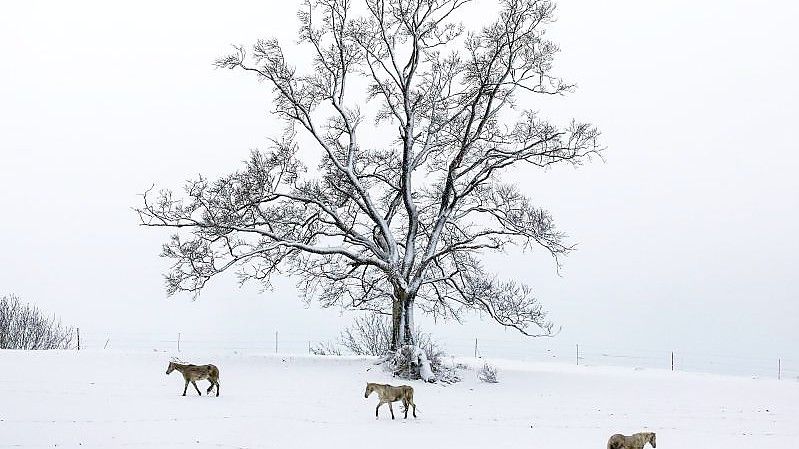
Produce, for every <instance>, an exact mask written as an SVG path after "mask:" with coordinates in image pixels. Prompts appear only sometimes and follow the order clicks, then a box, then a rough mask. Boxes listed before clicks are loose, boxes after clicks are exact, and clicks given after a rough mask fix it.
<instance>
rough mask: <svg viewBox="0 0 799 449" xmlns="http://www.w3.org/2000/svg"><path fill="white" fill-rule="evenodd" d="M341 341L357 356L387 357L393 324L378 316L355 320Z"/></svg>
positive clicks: (372, 315)
mask: <svg viewBox="0 0 799 449" xmlns="http://www.w3.org/2000/svg"><path fill="white" fill-rule="evenodd" d="M339 341H340V342H341V345H342V346H344V347H345V348H346V349H347V350H349V351H350V352H352V353H353V354H355V355H373V356H383V355H386V354H387V353H388V352H389V347H390V346H391V322H390V321H389V319H388V318H385V317H382V316H380V315H378V314H369V315H365V316H361V317H358V318H355V320H353V322H352V324H351V325H350V326H349V327H347V328H346V329H344V331H342V332H341V337H339Z"/></svg>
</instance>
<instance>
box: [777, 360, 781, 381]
mask: <svg viewBox="0 0 799 449" xmlns="http://www.w3.org/2000/svg"><path fill="white" fill-rule="evenodd" d="M781 379H782V359H777V380H781Z"/></svg>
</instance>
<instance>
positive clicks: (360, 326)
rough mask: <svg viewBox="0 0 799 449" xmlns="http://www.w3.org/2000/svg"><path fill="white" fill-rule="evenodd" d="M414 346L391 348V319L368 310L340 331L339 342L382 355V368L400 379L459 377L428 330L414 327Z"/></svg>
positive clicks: (450, 379)
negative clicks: (423, 330) (368, 313)
mask: <svg viewBox="0 0 799 449" xmlns="http://www.w3.org/2000/svg"><path fill="white" fill-rule="evenodd" d="M413 339H414V342H416V345H415V346H405V347H402V348H400V349H399V350H397V351H396V352H393V353H392V352H391V320H390V318H389V317H386V316H382V315H378V314H370V315H365V316H362V317H359V318H356V319H355V320H354V321H353V323H352V325H351V326H349V327H348V328H346V329H344V331H343V332H342V333H341V337H340V339H339V340H340V342H341V345H342V346H343V347H344V348H346V349H347V350H348V351H350V352H352V353H353V354H356V355H371V356H378V357H382V362H383V365H384V366H385V368H386V369H387V370H389V371H391V373H392V374H394V375H395V376H397V377H401V378H403V379H424V380H425V381H427V382H430V381H435V380H439V381H443V382H450V383H451V382H457V381H459V380H460V377H459V376H457V373H456V372H455V370H454V369H453V368H452V367H450V366H446V364H445V363H444V356H445V353H444V351H443V350H442V349H441V348H440V347H439V346H438V345H437V344H436V343H435V342H434V341H433V340H432V338H431V336H430V334H428V333H425V332H422V331H421V330H420V329H419V328H416V329H414V336H413Z"/></svg>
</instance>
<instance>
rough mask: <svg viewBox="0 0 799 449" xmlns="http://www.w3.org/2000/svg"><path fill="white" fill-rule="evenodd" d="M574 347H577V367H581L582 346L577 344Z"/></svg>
mask: <svg viewBox="0 0 799 449" xmlns="http://www.w3.org/2000/svg"><path fill="white" fill-rule="evenodd" d="M574 346H576V347H577V365H578V366H579V365H580V344H579V343H578V344H576V345H574Z"/></svg>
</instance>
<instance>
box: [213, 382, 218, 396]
mask: <svg viewBox="0 0 799 449" xmlns="http://www.w3.org/2000/svg"><path fill="white" fill-rule="evenodd" d="M214 383H215V384H216V397H219V380H215V381H214Z"/></svg>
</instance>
